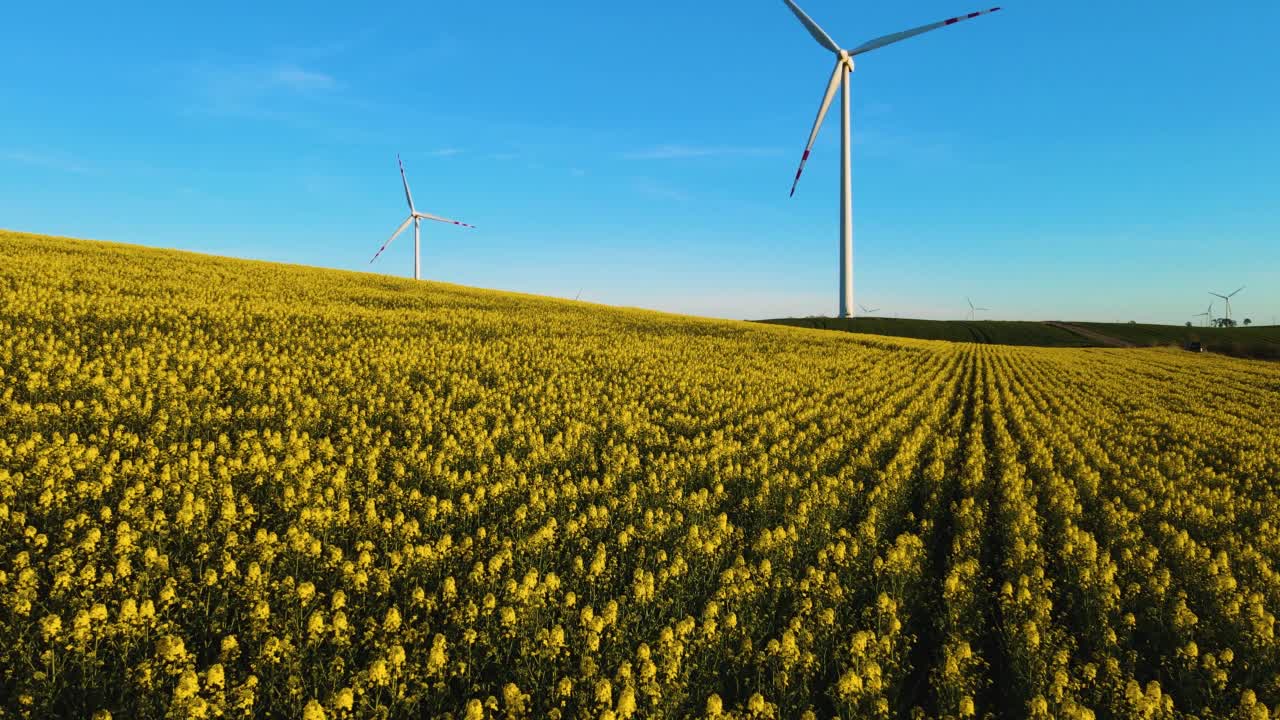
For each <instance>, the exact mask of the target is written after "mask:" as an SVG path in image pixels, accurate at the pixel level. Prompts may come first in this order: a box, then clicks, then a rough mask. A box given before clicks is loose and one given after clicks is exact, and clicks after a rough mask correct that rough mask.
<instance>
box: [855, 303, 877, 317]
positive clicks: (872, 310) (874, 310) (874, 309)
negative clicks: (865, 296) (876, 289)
mask: <svg viewBox="0 0 1280 720" xmlns="http://www.w3.org/2000/svg"><path fill="white" fill-rule="evenodd" d="M858 307H859V308H862V312H864V313H866V314H868V315H870V314H871V313H875V312H880V308H869V307H867V306H866V305H859V306H858Z"/></svg>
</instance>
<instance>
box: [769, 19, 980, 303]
mask: <svg viewBox="0 0 1280 720" xmlns="http://www.w3.org/2000/svg"><path fill="white" fill-rule="evenodd" d="M783 2H785V3H786V4H787V7H789V8H791V12H793V13H795V16H796V18H797V19H799V20H800V22H801V24H803V25H804V26H805V29H807V30H808V31H809V34H810V35H812V36H813V39H814V40H817V41H818V44H819V45H821V46H822V47H824V48H826V49H827V50H829V51H831V52H832V53H834V54H835V56H836V65H835V69H833V70H832V71H831V80H829V81H828V82H827V91H826V93H825V94H824V95H823V96H822V105H820V106H819V107H818V117H817V119H815V120H814V121H813V130H812V131H810V133H809V142H808V143H807V144H806V145H805V146H804V154H803V155H801V156H800V167H799V169H797V170H796V178H795V180H794V181H792V183H791V194H792V195H795V194H796V185H797V184H798V183H799V182H800V173H802V172H804V164H805V163H806V162H808V160H809V152H810V151H811V150H813V143H814V141H815V140H817V139H818V130H819V129H820V128H821V127H822V120H823V118H825V117H826V115H827V108H828V107H830V106H831V99H832V97H833V96H834V95H835V93H836V85H837V84H839V85H840V131H841V132H840V317H846V318H847V317H853V188H852V186H851V184H852V183H851V179H850V178H851V176H850V170H849V74H850V73H852V72H853V57H854V56H855V55H861V54H862V53H867V52H871V51H872V50H876V49H878V48H882V47H884V46H886V45H892V44H893V43H896V42H899V41H901V40H906V39H907V38H912V37H915V36H916V35H921V34H923V33H927V32H929V31H930V30H937V29H938V28H942V27H947V26H948V25H955V24H956V23H958V22H960V21H961V20H972V19H973V18H976V17H978V16H979V15H986V14H988V13H993V12H996V11H997V10H999V9H1000V8H998V7H994V8H991V9H990V10H979V11H978V12H971V13H969V14H968V15H960V16H957V17H953V18H948V19H946V20H943V21H941V22H936V23H932V24H930V25H921V26H920V27H918V28H912V29H911V30H904V31H903V32H899V33H893V34H892V35H885V36H883V37H878V38H876V39H874V40H869V41H867V42H865V43H863V44H861V45H859V46H858V47H855V48H853V49H850V50H845V49H844V48H841V47H840V46H839V45H837V44H836V41H835V40H832V39H831V36H830V35H827V33H826V32H824V31H823V30H822V28H820V27H818V24H817V23H815V22H814V21H813V20H812V19H811V18H810V17H809V16H808V15H806V14H805V13H804V11H803V10H801V9H800V6H799V5H796V4H795V3H794V2H792V0H783Z"/></svg>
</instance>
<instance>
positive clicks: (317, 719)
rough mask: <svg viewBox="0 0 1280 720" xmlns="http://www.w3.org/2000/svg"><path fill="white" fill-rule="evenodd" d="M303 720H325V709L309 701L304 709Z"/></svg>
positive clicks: (313, 701)
mask: <svg viewBox="0 0 1280 720" xmlns="http://www.w3.org/2000/svg"><path fill="white" fill-rule="evenodd" d="M302 720H324V707H323V706H322V705H321V704H320V703H318V702H316V701H315V700H308V701H307V704H306V706H305V707H303V708H302Z"/></svg>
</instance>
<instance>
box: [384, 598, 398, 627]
mask: <svg viewBox="0 0 1280 720" xmlns="http://www.w3.org/2000/svg"><path fill="white" fill-rule="evenodd" d="M382 629H383V630H384V631H385V632H387V633H394V632H396V631H397V630H399V629H400V611H399V610H398V609H396V606H394V605H392V606H391V607H389V608H387V614H386V616H384V617H383V619H382Z"/></svg>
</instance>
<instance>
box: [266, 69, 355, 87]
mask: <svg viewBox="0 0 1280 720" xmlns="http://www.w3.org/2000/svg"><path fill="white" fill-rule="evenodd" d="M270 80H271V83H270V84H271V85H275V86H278V87H283V88H288V89H290V90H294V91H296V92H311V91H316V90H332V89H333V88H335V87H337V86H338V82H337V81H336V80H334V79H333V76H332V75H327V74H325V73H322V72H315V71H314V70H303V69H302V68H300V67H278V68H276V69H274V70H272V71H271V73H270Z"/></svg>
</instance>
